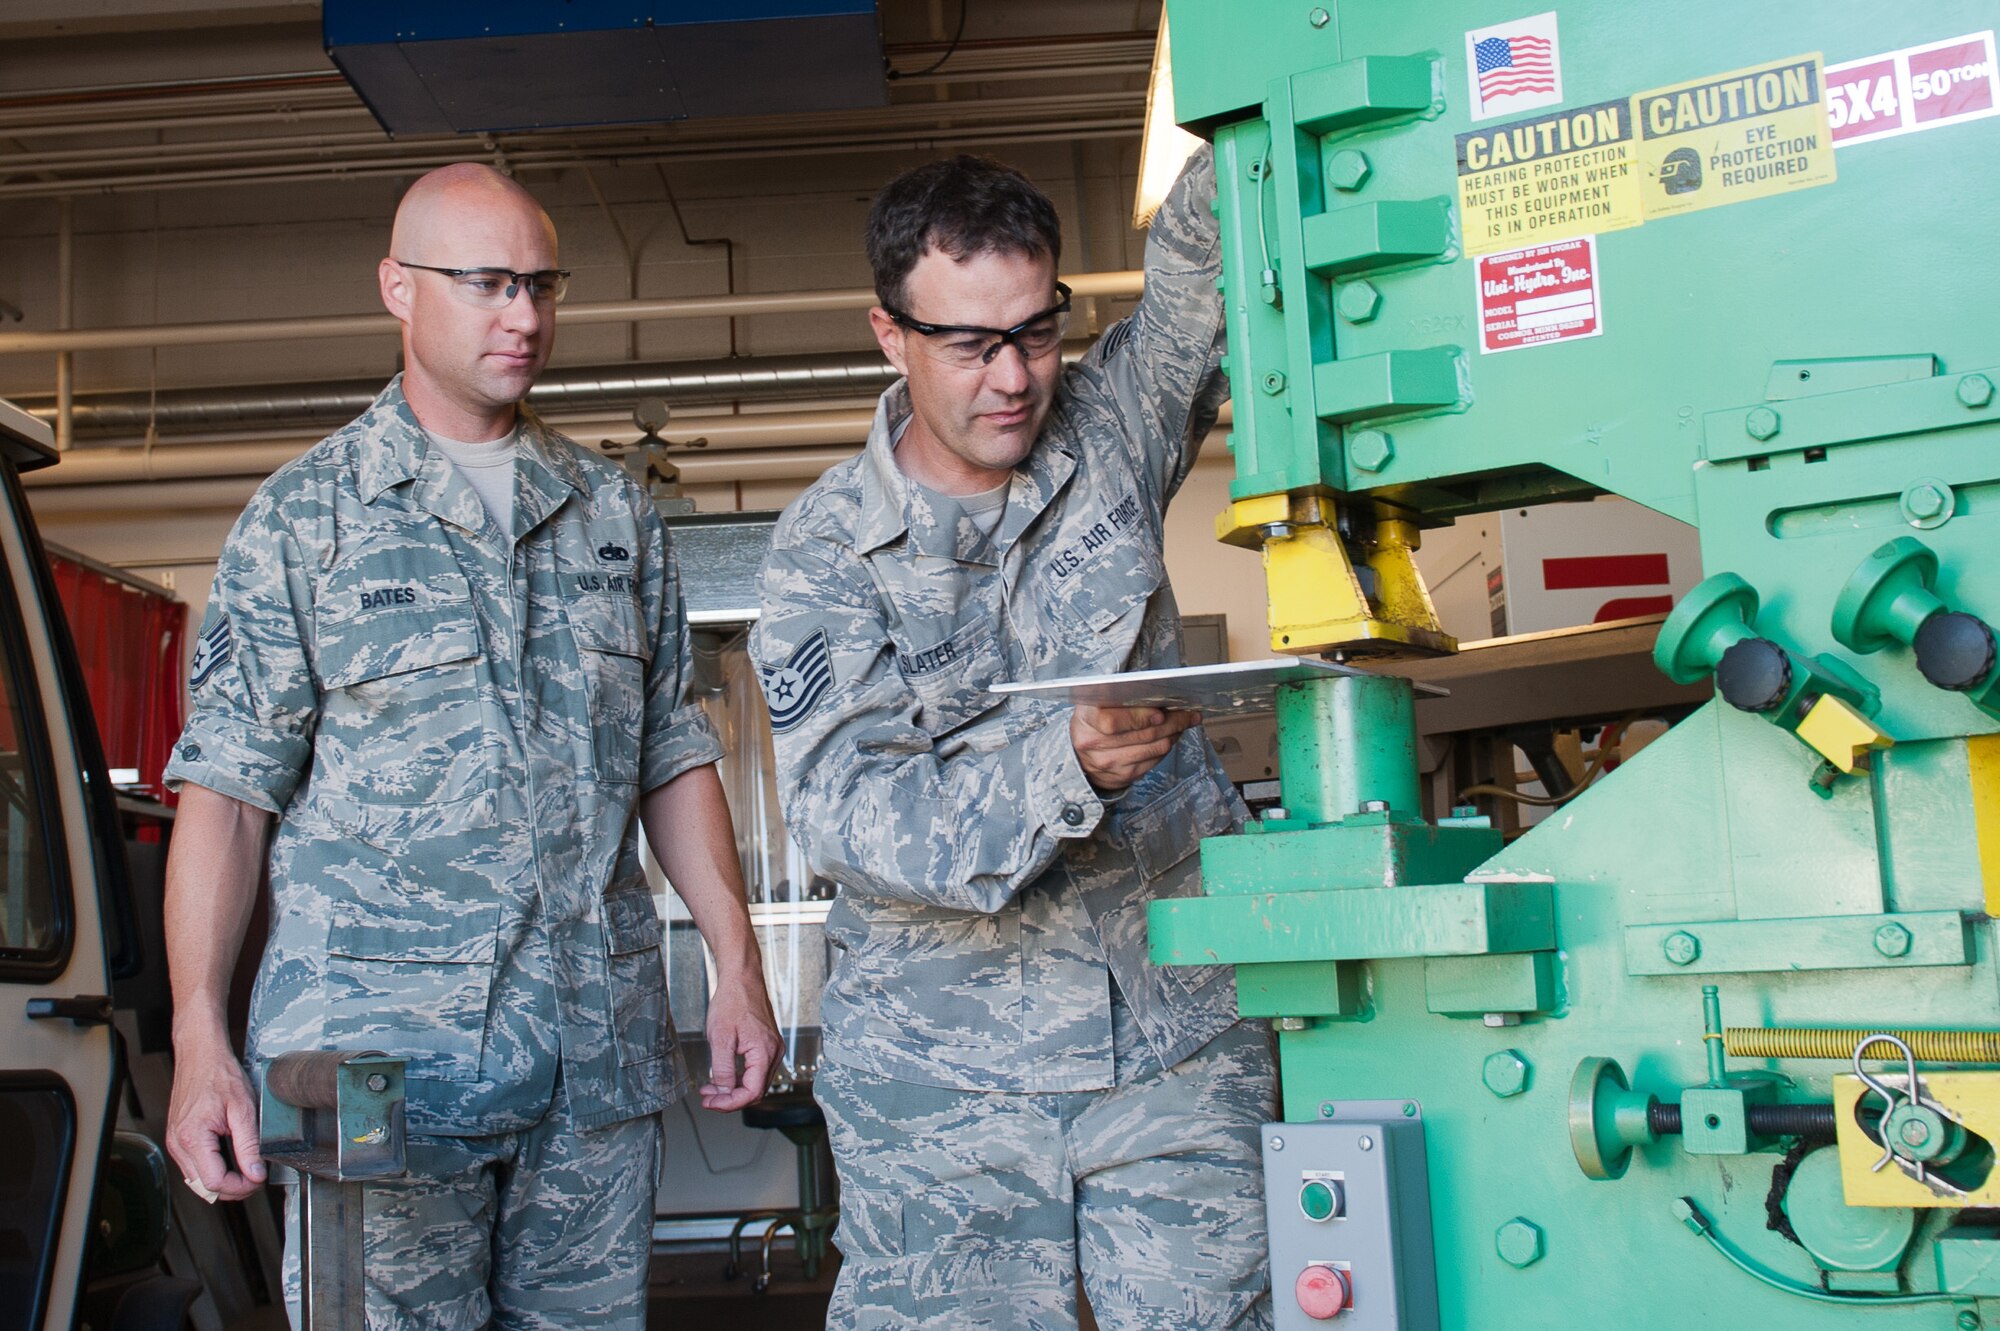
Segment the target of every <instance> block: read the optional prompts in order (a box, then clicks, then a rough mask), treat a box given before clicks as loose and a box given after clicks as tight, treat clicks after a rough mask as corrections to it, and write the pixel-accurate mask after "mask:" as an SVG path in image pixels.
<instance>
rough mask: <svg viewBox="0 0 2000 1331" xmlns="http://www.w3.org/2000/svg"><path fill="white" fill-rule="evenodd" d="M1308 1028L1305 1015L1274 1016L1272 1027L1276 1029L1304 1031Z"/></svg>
mask: <svg viewBox="0 0 2000 1331" xmlns="http://www.w3.org/2000/svg"><path fill="white" fill-rule="evenodd" d="M1305 1028H1306V1019H1305V1018H1304V1017H1273V1018H1271V1029H1272V1030H1274V1031H1302V1030H1304V1029H1305Z"/></svg>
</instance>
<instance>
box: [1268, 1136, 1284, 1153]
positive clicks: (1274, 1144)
mask: <svg viewBox="0 0 2000 1331" xmlns="http://www.w3.org/2000/svg"><path fill="white" fill-rule="evenodd" d="M1271 1149H1272V1150H1274V1151H1282V1150H1284V1149H1285V1139H1284V1138H1283V1137H1273V1138H1271Z"/></svg>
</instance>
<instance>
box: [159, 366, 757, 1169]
mask: <svg viewBox="0 0 2000 1331" xmlns="http://www.w3.org/2000/svg"><path fill="white" fill-rule="evenodd" d="M523 419H524V421H525V422H526V426H527V428H526V430H525V431H524V434H523V444H522V447H521V449H520V452H519V454H518V456H517V461H516V466H515V493H514V506H515V507H514V529H515V531H516V532H517V533H518V535H517V536H516V537H515V539H514V540H512V541H511V542H510V541H508V540H507V539H506V538H504V537H503V536H502V534H501V532H500V530H499V528H498V527H497V526H495V525H494V524H493V523H492V522H491V520H490V519H489V518H488V516H487V513H486V510H485V508H484V506H483V505H482V504H481V503H480V501H479V497H478V496H477V495H476V494H475V493H474V492H473V490H472V488H471V487H470V486H469V485H468V484H467V483H466V482H465V480H464V479H463V478H462V477H461V476H460V475H459V474H458V472H457V470H456V469H455V468H453V467H452V465H451V464H450V462H449V461H448V460H447V459H446V458H445V456H444V455H443V454H442V453H441V452H438V451H437V450H435V449H434V448H432V447H431V446H430V444H429V441H428V440H427V439H426V438H425V436H424V433H423V431H422V429H421V428H420V427H418V425H417V424H416V420H415V417H414V416H412V415H411V413H410V409H409V406H408V404H407V403H406V402H405V401H404V399H403V394H402V388H401V381H400V379H399V380H397V381H395V382H392V383H391V384H390V385H389V386H388V387H387V388H386V389H384V390H383V392H382V395H381V396H380V397H379V398H377V399H376V400H375V404H374V405H373V406H372V407H370V408H369V409H368V411H367V412H366V413H365V414H364V415H362V416H361V417H360V418H358V419H357V420H355V421H353V422H352V423H350V424H349V425H347V426H346V427H344V428H343V429H341V430H339V431H338V432H336V433H335V434H333V435H331V436H329V437H328V438H326V439H325V440H323V441H322V442H321V443H319V444H318V445H317V446H315V447H314V448H312V449H311V450H310V451H308V452H307V453H306V454H305V455H304V456H303V457H300V458H299V459H297V460H296V461H294V462H292V463H291V464H289V465H287V466H286V467H284V468H283V469H281V470H280V471H279V472H277V474H276V475H274V476H272V477H271V478H270V479H269V480H268V481H266V482H265V483H264V484H263V485H262V486H261V487H259V489H258V491H257V494H256V496H255V497H254V498H252V500H251V501H250V505H249V507H248V508H246V509H245V510H244V512H243V516H242V517H241V518H239V519H238V520H237V523H236V527H235V530H234V531H233V532H232V533H231V534H230V537H229V541H228V543H227V545H226V546H225V547H224V549H223V553H222V560H221V563H220V566H219V567H218V568H217V570H216V575H215V584H214V589H213V591H212V592H211V594H210V600H209V603H208V612H207V616H206V618H205V620H204V622H203V627H202V640H201V642H200V643H199V644H198V646H197V651H196V662H195V670H194V674H193V679H192V686H193V692H194V714H193V716H192V718H191V719H190V720H189V722H188V724H187V728H186V730H185V731H184V732H183V734H182V736H181V739H180V742H179V744H178V745H177V746H176V748H175V755H174V759H173V762H172V764H171V766H170V767H169V769H168V779H169V781H170V782H172V783H173V784H175V785H176V786H178V784H179V783H181V782H185V781H191V782H194V783H196V784H198V785H202V786H206V787H208V788H209V789H211V790H215V791H218V792H220V793H221V794H224V795H228V796H231V797H233V798H235V799H238V800H241V801H243V802H245V803H247V804H251V805H255V806H256V807H258V808H260V809H266V810H269V811H271V812H273V813H276V814H278V815H279V816H280V818H279V822H278V826H277V832H276V835H275V836H274V837H273V838H272V842H271V849H270V864H269V868H270V883H271V921H272V924H271V933H270V937H269V939H268V942H267V944H266V947H265V951H264V960H263V965H262V967H261V969H260V970H259V973H258V977H257V985H256V989H255V991H254V993H253V996H252V999H251V1035H250V1048H249V1050H248V1053H249V1055H250V1063H251V1067H252V1070H253V1072H254V1071H259V1070H261V1066H262V1061H263V1060H264V1059H268V1058H269V1057H270V1056H271V1055H273V1054H276V1053H281V1052H285V1051H288V1050H294V1049H320V1048H355V1049H368V1048H373V1049H381V1050H383V1051H385V1052H388V1053H391V1054H398V1055H403V1056H407V1057H408V1058H409V1059H410V1064H409V1069H408V1071H409V1080H408V1094H409V1102H408V1112H409V1123H410V1128H411V1130H412V1131H413V1132H422V1133H433V1134H442V1135H454V1134H464V1135H483V1134H488V1133H497V1132H507V1131H516V1130H519V1129H521V1128H524V1127H527V1126H529V1125H532V1124H534V1123H535V1122H537V1121H539V1120H540V1119H541V1118H542V1117H543V1115H544V1114H546V1112H547V1111H548V1107H549V1104H550V1100H551V1096H552V1094H553V1092H554V1088H555V1085H556V1076H557V1069H558V1064H560V1068H561V1077H562V1084H563V1086H564V1088H565V1090H566V1092H567V1094H568V1097H569V1104H570V1109H571V1112H572V1114H573V1115H574V1117H575V1119H576V1121H577V1122H578V1123H579V1124H580V1125H581V1126H585V1127H588V1126H593V1125H596V1124H600V1123H608V1122H613V1121H617V1120H620V1119H624V1118H629V1117H633V1116H635V1115H639V1114H645V1113H650V1112H653V1111H654V1110H657V1109H659V1108H660V1107H661V1106H662V1105H665V1104H667V1103H668V1102H670V1101H671V1100H672V1099H673V1098H674V1097H675V1096H676V1095H678V1094H680V1093H681V1091H682V1090H683V1089H684V1085H683V1081H684V1078H683V1075H682V1074H681V1072H680V1071H679V1064H678V1062H677V1060H676V1058H675V1057H674V1054H673V1038H672V1031H671V1028H670V1026H669V1023H668V1017H667V1003H666V995H665V992H664V975H663V970H662V965H661V957H660V939H661V930H660V921H659V917H658V915H657V913H656V912H655V910H654V907H653V902H652V899H651V896H650V894H649V892H648V889H647V885H646V880H645V875H644V872H643V870H642V868H641V862H640V854H639V835H640V831H639V821H638V818H637V816H636V812H635V810H636V805H637V801H638V797H639V794H640V792H642V791H647V790H651V789H653V788H654V787H656V786H659V785H661V784H663V783H665V782H666V781H668V780H670V779H672V778H673V777H675V776H677V775H678V774H680V773H681V772H684V771H687V770H688V769H690V768H693V767H696V766H699V765H701V764H704V763H709V762H713V761H714V760H715V759H716V758H717V757H718V756H720V753H721V746H720V745H719V744H718V743H717V742H716V739H715V736H714V732H713V731H712V729H711V728H710V726H709V724H708V721H707V718H706V717H705V715H704V714H703V713H702V711H701V710H700V708H699V706H698V705H692V704H689V703H688V702H687V691H688V677H689V673H690V669H691V664H690V663H691V656H690V643H689V638H688V632H687V626H686V624H685V622H684V621H683V619H682V617H681V611H680V587H679V582H678V580H677V577H676V574H675V570H674V566H673V562H672V557H671V554H670V552H669V550H668V547H667V540H666V533H665V531H664V530H663V528H662V527H661V524H660V520H659V516H658V514H657V513H656V511H655V510H654V508H653V505H652V503H651V501H650V500H649V499H648V497H647V496H646V494H645V492H644V491H642V490H641V489H640V488H639V487H638V486H637V485H635V484H633V483H632V481H631V480H629V479H628V478H627V477H626V476H625V474H624V473H623V472H622V471H620V470H619V469H618V468H617V467H615V466H613V465H612V464H610V463H608V462H606V461H604V460H603V459H601V458H599V457H597V456H596V455H594V454H591V453H588V452H585V451H584V450H582V449H580V448H578V447H577V446H576V445H575V444H573V443H571V442H570V441H569V440H567V439H565V438H563V437H562V436H560V435H558V434H556V433H554V432H553V431H551V430H549V429H548V428H547V427H545V426H543V425H542V424H541V422H540V421H538V420H536V419H535V418H534V417H533V416H532V415H530V414H528V413H526V412H524V413H523Z"/></svg>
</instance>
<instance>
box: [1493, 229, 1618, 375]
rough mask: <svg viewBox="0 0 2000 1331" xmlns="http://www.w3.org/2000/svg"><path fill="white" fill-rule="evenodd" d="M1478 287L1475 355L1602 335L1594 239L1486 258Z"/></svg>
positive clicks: (1577, 240) (1582, 238)
mask: <svg viewBox="0 0 2000 1331" xmlns="http://www.w3.org/2000/svg"><path fill="white" fill-rule="evenodd" d="M1473 271H1474V273H1475V274H1476V275H1477V278H1478V282H1479V349H1480V351H1481V352H1488V351H1516V350H1519V349H1520V348H1522V347H1534V346H1540V345H1542V344H1543V343H1547V342H1568V341H1571V340H1573V339H1576V338H1580V337H1596V336H1597V335H1598V334H1599V333H1602V332H1603V331H1604V314H1603V306H1602V302H1601V301H1600V300H1599V298H1598V289H1597V238H1596V237H1595V236H1583V237H1580V238H1578V239H1576V240H1562V241H1557V242H1556V243H1555V244H1553V245H1537V246H1535V247H1534V248H1532V249H1525V250H1510V251H1508V252H1507V253H1505V254H1488V255H1485V256H1484V257H1482V258H1481V259H1480V260H1479V262H1478V263H1477V264H1476V265H1474V268H1473Z"/></svg>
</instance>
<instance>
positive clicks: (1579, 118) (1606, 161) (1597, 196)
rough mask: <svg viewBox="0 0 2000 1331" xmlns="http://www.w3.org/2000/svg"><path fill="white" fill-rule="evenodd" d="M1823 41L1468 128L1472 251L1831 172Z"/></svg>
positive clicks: (1735, 198) (1769, 189)
mask: <svg viewBox="0 0 2000 1331" xmlns="http://www.w3.org/2000/svg"><path fill="white" fill-rule="evenodd" d="M1823 83H1824V79H1823V75H1822V64H1821V61H1820V57H1819V56H1818V54H1812V55H1803V56H1793V57H1791V58H1789V59H1786V60H1778V61H1772V62H1770V63H1768V64H1763V65H1754V66H1751V67H1750V68H1748V69H1739V70H1734V71H1732V72H1730V73H1727V74H1716V75H1711V76H1709V77H1707V78H1702V79H1695V80H1692V81H1690V82H1687V83H1679V84H1674V85H1672V86H1670V87H1665V88H1655V89H1652V90H1650V91H1648V92H1642V93H1636V94H1634V95H1633V96H1631V97H1627V98H1618V99H1615V100H1612V101H1607V102H1598V103H1596V104H1595V105H1592V106H1584V107H1578V108H1575V109H1573V110H1567V111H1556V112H1551V113H1548V114H1545V115H1540V116H1534V117H1532V118H1529V119H1525V120H1514V121H1508V122H1506V123H1504V124H1498V125H1491V126H1487V127H1485V128H1483V129H1476V130H1472V131H1470V132H1468V133H1465V134H1460V135H1458V136H1457V138H1456V144H1457V149H1458V202H1459V212H1460V215H1461V216H1462V218H1463V220H1464V233H1465V252H1466V253H1467V254H1468V255H1477V254H1490V253H1493V252H1495V251H1498V250H1518V249H1525V248H1528V247H1531V246H1536V245H1546V244H1549V243H1551V242H1554V241H1558V240H1567V239H1570V238H1573V237H1577V236H1586V235H1595V234H1596V233H1598V232H1601V231H1617V230H1620V229H1622V228H1625V227H1633V226H1638V225H1640V224H1641V223H1643V222H1645V221H1646V220H1647V219H1649V218H1653V217H1665V216H1671V215H1673V214H1676V213H1685V212H1693V211H1695V210H1697V209H1701V208H1714V207H1719V206H1721V205H1722V204H1727V203H1742V202H1744V201H1746V200H1749V199H1756V198H1762V197H1764V196H1766V195H1769V194H1778V193H1782V192H1785V191H1787V190H1795V189H1808V188H1811V187H1812V186H1815V185H1824V184H1828V183H1830V182H1831V181H1832V180H1833V179H1834V165H1833V138H1832V135H1831V133H1830V132H1829V130H1828V128H1827V112H1826V105H1825V101H1824V99H1823V97H1822V95H1821V89H1822V85H1823Z"/></svg>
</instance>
